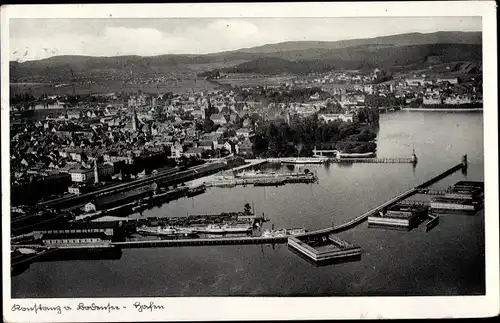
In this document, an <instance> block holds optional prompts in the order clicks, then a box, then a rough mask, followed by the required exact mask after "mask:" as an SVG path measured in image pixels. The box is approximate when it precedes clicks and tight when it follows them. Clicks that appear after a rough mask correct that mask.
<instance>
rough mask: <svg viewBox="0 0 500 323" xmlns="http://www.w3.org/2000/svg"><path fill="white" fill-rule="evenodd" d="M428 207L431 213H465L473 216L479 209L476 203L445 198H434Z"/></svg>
mask: <svg viewBox="0 0 500 323" xmlns="http://www.w3.org/2000/svg"><path fill="white" fill-rule="evenodd" d="M430 207H431V210H432V212H433V213H465V214H475V213H476V212H477V211H479V209H480V205H479V204H478V203H474V202H473V201H471V200H463V199H456V198H447V197H435V198H433V199H432V200H431V203H430Z"/></svg>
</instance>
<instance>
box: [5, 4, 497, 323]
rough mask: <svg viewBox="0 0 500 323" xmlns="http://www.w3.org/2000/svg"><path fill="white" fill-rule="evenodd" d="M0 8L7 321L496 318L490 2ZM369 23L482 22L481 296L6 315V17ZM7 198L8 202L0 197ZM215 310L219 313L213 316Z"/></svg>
mask: <svg viewBox="0 0 500 323" xmlns="http://www.w3.org/2000/svg"><path fill="white" fill-rule="evenodd" d="M0 9H1V22H2V23H1V35H2V37H1V41H2V43H1V51H2V61H1V71H2V74H1V81H2V82H1V84H2V92H1V94H2V95H1V124H2V129H3V131H2V134H1V138H2V145H1V147H2V156H1V158H2V202H3V203H2V215H3V216H2V227H3V230H2V234H3V235H2V237H3V238H5V239H2V240H3V242H4V243H3V244H2V246H3V247H2V255H3V263H4V265H3V277H4V280H3V296H4V297H3V306H4V320H5V321H7V322H28V321H29V322H62V321H74V322H82V321H101V322H104V321H106V322H111V321H120V320H125V321H143V320H149V321H151V320H162V321H164V320H178V321H183V320H192V321H200V320H238V319H239V320H258V319H273V320H277V319H331V318H340V319H342V318H372V319H373V318H445V317H485V316H494V315H498V313H499V304H500V300H499V277H500V276H499V271H498V267H499V262H500V261H499V253H498V251H499V249H498V247H499V243H498V241H499V235H498V228H499V217H498V214H499V211H498V182H497V181H496V179H497V178H498V137H497V134H498V125H497V107H498V102H497V75H496V72H497V68H496V64H497V62H496V57H497V55H496V51H497V49H496V16H495V10H496V6H495V3H494V2H493V1H491V2H486V1H467V2H464V1H456V2H451V1H449V2H403V3H396V2H391V3H384V2H378V3H375V2H368V3H288V4H285V3H265V4H263V3H260V4H257V3H253V4H250V3H232V4H168V5H159V4H155V5H151V4H148V5H143V4H140V5H139V4H138V5H132V4H128V5H58V6H55V5H43V6H35V5H31V6H3V7H1V8H0ZM369 16H379V17H383V16H393V17H394V16H413V17H418V16H420V17H428V16H482V21H483V70H484V71H485V74H484V93H485V96H484V103H485V108H484V112H483V113H484V145H485V147H486V149H485V151H484V163H485V178H487V180H486V181H485V182H486V183H485V185H486V190H485V191H486V200H487V201H486V210H485V221H486V224H485V231H486V232H485V234H486V240H485V244H486V281H487V286H486V296H465V297H361V298H359V297H358V298H356V297H315V298H305V297H294V298H284V297H283V298H261V297H252V298H247V297H239V298H230V297H217V298H210V297H206V298H201V297H186V298H156V299H154V301H155V303H156V304H163V305H164V306H165V307H166V310H165V311H157V312H152V313H149V312H148V313H138V312H137V311H136V310H134V309H133V307H132V306H131V303H132V301H135V300H140V301H142V302H143V303H146V302H149V301H150V300H152V299H151V298H143V299H134V300H131V299H127V298H113V299H85V300H84V301H85V302H86V303H90V302H92V301H94V302H99V303H104V304H107V302H108V301H110V302H111V303H112V304H116V305H125V306H127V309H126V310H121V311H115V312H111V313H109V314H108V313H90V312H77V311H74V312H65V313H63V314H61V315H57V314H43V313H39V314H37V315H33V314H32V313H30V312H27V313H26V312H25V313H22V312H16V313H13V312H11V311H10V308H11V306H12V303H13V302H12V300H11V299H10V287H11V286H10V269H9V267H10V256H9V254H10V251H9V250H10V249H9V243H10V239H9V238H8V237H9V236H10V225H9V223H10V212H9V210H10V201H9V199H8V198H7V197H8V196H10V187H9V183H10V179H9V175H10V173H9V171H8V169H9V133H8V129H9V118H8V113H9V112H8V111H9V98H8V90H9V87H8V80H9V67H8V64H9V62H8V60H7V59H5V58H6V57H8V53H9V50H8V48H9V46H8V40H9V24H8V23H7V20H8V19H9V18H13V17H16V18H110V17H113V18H127V17H128V18H140V17H144V18H153V17H157V18H162V17H177V18H180V17H200V18H201V17H246V18H250V17H369ZM4 197H5V198H4ZM79 301H80V300H78V299H76V300H75V299H40V300H37V299H25V300H22V301H18V300H16V302H17V303H20V304H23V305H32V304H33V303H40V302H41V303H43V304H45V305H55V304H61V305H64V304H69V305H72V306H73V307H76V304H77V303H78V302H79ZM213 309H217V310H216V311H215V310H213Z"/></svg>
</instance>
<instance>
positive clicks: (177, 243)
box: [111, 236, 288, 248]
mask: <svg viewBox="0 0 500 323" xmlns="http://www.w3.org/2000/svg"><path fill="white" fill-rule="evenodd" d="M287 241H288V236H285V237H232V238H205V239H174V240H147V241H125V242H112V243H111V244H112V245H114V246H116V247H121V248H158V247H183V246H214V245H240V244H268V243H269V244H278V243H286V242H287Z"/></svg>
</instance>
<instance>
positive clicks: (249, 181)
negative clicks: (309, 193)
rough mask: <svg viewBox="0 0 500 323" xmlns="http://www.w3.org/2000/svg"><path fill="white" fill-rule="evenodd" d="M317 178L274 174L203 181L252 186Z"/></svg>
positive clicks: (219, 184) (230, 185) (275, 184)
mask: <svg viewBox="0 0 500 323" xmlns="http://www.w3.org/2000/svg"><path fill="white" fill-rule="evenodd" d="M317 181H318V178H317V177H316V176H315V175H314V174H312V173H310V174H300V175H299V174H292V175H288V174H275V175H265V174H263V175H256V176H255V177H253V176H252V177H234V176H233V177H223V179H221V180H217V179H216V180H214V181H211V182H207V183H205V185H206V186H208V187H234V186H237V185H254V186H279V185H285V184H292V183H315V182H317Z"/></svg>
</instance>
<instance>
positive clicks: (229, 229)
mask: <svg viewBox="0 0 500 323" xmlns="http://www.w3.org/2000/svg"><path fill="white" fill-rule="evenodd" d="M251 231H252V226H249V225H227V224H225V225H217V224H210V225H208V226H207V227H205V228H201V229H199V231H198V232H199V233H206V234H226V233H247V232H251Z"/></svg>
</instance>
